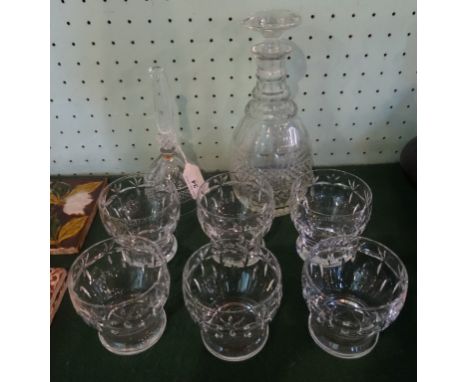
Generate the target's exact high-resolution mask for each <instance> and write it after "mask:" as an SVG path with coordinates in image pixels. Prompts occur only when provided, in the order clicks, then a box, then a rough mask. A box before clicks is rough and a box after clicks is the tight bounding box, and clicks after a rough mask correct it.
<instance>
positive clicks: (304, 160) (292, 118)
mask: <svg viewBox="0 0 468 382" xmlns="http://www.w3.org/2000/svg"><path fill="white" fill-rule="evenodd" d="M300 22H301V18H300V16H299V15H297V14H294V13H292V12H290V11H285V10H284V11H283V10H276V11H266V12H259V13H257V14H255V15H254V16H252V17H249V18H247V19H246V20H244V21H243V24H244V25H245V26H246V27H247V28H249V29H251V30H255V31H258V32H260V33H262V35H263V37H264V38H265V41H263V42H261V43H259V44H256V45H254V46H253V47H252V53H253V54H254V55H255V56H256V59H257V74H256V75H257V84H256V85H255V88H254V89H253V91H252V95H253V96H252V99H251V100H250V101H249V102H248V104H247V106H246V107H245V116H244V117H243V118H242V120H241V121H240V123H239V125H238V126H237V127H236V129H235V131H234V136H233V144H232V148H231V158H232V159H231V161H232V162H231V170H233V171H236V172H240V173H242V172H247V173H260V174H261V175H263V176H264V177H265V178H266V179H267V180H268V181H269V182H270V184H271V186H272V188H273V191H274V194H275V204H276V211H275V215H276V216H280V215H285V214H287V213H289V207H288V200H289V196H290V192H291V186H292V183H293V181H294V180H295V179H296V178H297V177H299V176H300V175H302V174H304V173H307V172H309V171H311V169H312V153H311V149H310V145H309V139H308V136H307V131H306V129H305V128H304V126H303V124H302V122H301V120H300V118H299V117H298V115H297V105H296V104H295V102H294V101H293V100H292V98H291V93H290V91H289V87H288V85H287V83H286V69H285V60H286V56H287V55H288V54H289V53H290V52H291V51H292V48H291V46H290V45H289V44H287V43H286V42H284V41H282V40H280V39H279V36H280V35H281V33H283V31H285V30H287V29H289V28H292V27H295V26H297V25H299V23H300Z"/></svg>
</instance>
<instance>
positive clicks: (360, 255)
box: [302, 236, 408, 358]
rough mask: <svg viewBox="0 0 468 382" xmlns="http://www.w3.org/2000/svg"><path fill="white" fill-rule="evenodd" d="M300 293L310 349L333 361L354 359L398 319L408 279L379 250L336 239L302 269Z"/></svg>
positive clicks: (359, 240) (362, 241)
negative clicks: (313, 345) (315, 347)
mask: <svg viewBox="0 0 468 382" xmlns="http://www.w3.org/2000/svg"><path fill="white" fill-rule="evenodd" d="M302 288H303V289H302V292H303V296H304V299H305V300H306V303H307V306H308V308H309V311H310V315H309V332H310V334H311V336H312V338H313V340H314V341H315V343H316V344H317V345H318V346H320V348H322V349H323V350H325V351H326V352H328V353H330V354H332V355H334V356H336V357H340V358H359V357H362V356H364V355H366V354H368V353H369V352H371V351H372V349H373V348H374V346H375V345H376V344H377V341H378V338H379V333H380V332H381V331H382V330H384V329H386V328H387V327H388V326H389V325H390V324H391V323H392V322H393V321H394V320H395V319H396V318H397V316H398V314H399V313H400V310H401V308H402V307H403V304H404V302H405V298H406V292H407V289H408V274H407V272H406V268H405V266H404V264H403V263H402V261H401V260H400V258H399V257H398V256H397V255H396V254H395V253H394V252H392V251H391V250H390V249H388V248H387V247H386V246H384V245H383V244H380V243H378V242H376V241H374V240H370V239H366V238H364V237H351V236H339V237H333V238H329V239H325V240H322V241H321V242H320V243H318V244H317V245H316V246H314V247H313V249H312V254H311V256H308V257H307V259H306V261H305V262H304V265H303V269H302Z"/></svg>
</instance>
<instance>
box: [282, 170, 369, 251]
mask: <svg viewBox="0 0 468 382" xmlns="http://www.w3.org/2000/svg"><path fill="white" fill-rule="evenodd" d="M289 203H290V210H291V220H292V221H293V223H294V226H295V227H296V230H297V231H298V232H299V237H298V238H297V241H296V250H297V253H298V255H299V256H300V257H301V258H302V259H303V260H305V259H306V257H307V256H308V255H309V254H310V252H311V249H312V247H313V246H314V245H315V244H317V243H318V242H319V241H320V240H323V239H327V238H329V237H333V236H342V235H347V236H359V235H361V234H362V233H363V232H364V229H365V228H366V226H367V223H368V222H369V219H370V216H371V212H372V191H371V189H370V187H369V186H368V185H367V183H366V182H364V181H363V180H362V179H361V178H358V177H357V176H355V175H353V174H351V173H349V172H345V171H341V170H334V169H319V170H314V171H312V172H310V173H307V174H306V175H303V176H302V177H300V178H298V179H297V180H296V181H295V182H294V184H293V187H292V191H291V199H290V202H289Z"/></svg>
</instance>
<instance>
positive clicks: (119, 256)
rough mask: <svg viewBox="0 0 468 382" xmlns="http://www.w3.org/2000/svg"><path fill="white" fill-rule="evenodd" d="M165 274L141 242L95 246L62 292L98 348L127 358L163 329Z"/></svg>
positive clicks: (152, 248) (162, 263) (154, 251)
mask: <svg viewBox="0 0 468 382" xmlns="http://www.w3.org/2000/svg"><path fill="white" fill-rule="evenodd" d="M169 283H170V279H169V272H168V270H167V265H166V260H165V259H164V256H163V255H162V254H161V251H160V249H159V248H158V247H157V246H156V245H155V244H154V243H152V242H151V241H149V240H146V239H144V238H140V237H136V236H132V237H128V236H127V237H120V240H119V241H118V242H117V241H116V239H114V238H111V239H107V240H104V241H101V242H99V243H97V244H95V245H93V246H91V247H90V248H88V249H86V250H85V251H83V253H82V254H81V255H80V256H79V257H78V258H77V259H76V260H75V261H74V262H73V265H72V266H71V268H70V272H69V276H68V290H69V292H70V298H71V301H72V303H73V306H74V308H75V310H76V312H77V313H78V314H79V315H80V316H81V317H82V318H83V320H84V321H85V322H86V323H87V324H88V325H90V326H91V327H93V328H95V329H97V331H98V334H99V339H100V340H101V343H102V344H103V345H104V347H105V348H106V349H107V350H109V351H111V352H112V353H115V354H120V355H132V354H137V353H140V352H143V351H145V350H146V349H148V348H149V347H151V346H152V345H154V344H155V343H156V342H157V341H158V340H159V338H160V337H161V335H162V334H163V332H164V329H165V327H166V314H165V312H164V308H163V307H164V304H165V302H166V299H167V296H168V294H169Z"/></svg>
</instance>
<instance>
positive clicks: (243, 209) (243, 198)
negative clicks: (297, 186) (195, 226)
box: [197, 172, 275, 242]
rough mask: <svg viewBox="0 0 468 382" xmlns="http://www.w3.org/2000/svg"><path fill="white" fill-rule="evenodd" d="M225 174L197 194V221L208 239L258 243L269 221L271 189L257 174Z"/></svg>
mask: <svg viewBox="0 0 468 382" xmlns="http://www.w3.org/2000/svg"><path fill="white" fill-rule="evenodd" d="M254 174H255V175H253V174H247V173H236V172H225V173H222V174H219V175H215V176H213V177H211V178H209V179H207V180H206V181H205V183H203V184H202V185H201V187H200V189H199V191H198V196H197V215H198V221H199V222H200V225H201V227H202V229H203V231H204V232H205V233H206V234H207V236H208V237H209V238H210V239H211V240H215V241H216V240H220V239H230V240H237V238H238V237H239V236H242V238H243V239H246V240H257V239H258V242H261V241H262V239H263V236H264V235H265V234H266V233H267V232H268V230H269V229H270V227H271V223H272V221H273V216H274V210H275V200H274V195H273V189H272V188H271V186H270V184H269V183H268V182H267V181H266V180H265V179H264V178H263V177H262V176H261V174H260V173H259V172H256V173H254Z"/></svg>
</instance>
